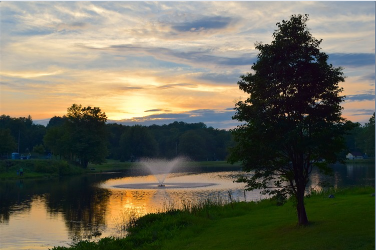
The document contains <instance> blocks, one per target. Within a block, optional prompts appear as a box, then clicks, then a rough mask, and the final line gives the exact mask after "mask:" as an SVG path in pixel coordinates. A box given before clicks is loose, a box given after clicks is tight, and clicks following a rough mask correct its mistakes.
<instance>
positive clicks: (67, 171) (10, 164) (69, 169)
mask: <svg viewBox="0 0 376 250" xmlns="http://www.w3.org/2000/svg"><path fill="white" fill-rule="evenodd" d="M20 168H23V170H24V176H25V177H28V174H29V173H48V174H51V175H58V176H63V175H72V174H79V173H82V172H81V171H79V170H77V169H76V168H75V167H73V166H72V165H69V164H68V162H66V161H55V160H6V161H0V173H4V172H8V173H12V174H13V175H14V177H16V172H17V170H19V169H20Z"/></svg>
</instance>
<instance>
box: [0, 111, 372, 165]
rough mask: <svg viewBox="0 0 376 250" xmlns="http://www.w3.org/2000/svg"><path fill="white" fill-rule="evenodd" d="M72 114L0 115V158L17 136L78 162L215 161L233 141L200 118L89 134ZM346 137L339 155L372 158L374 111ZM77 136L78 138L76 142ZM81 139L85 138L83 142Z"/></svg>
mask: <svg viewBox="0 0 376 250" xmlns="http://www.w3.org/2000/svg"><path fill="white" fill-rule="evenodd" d="M81 108H82V107H81ZM92 109H94V108H92ZM98 111H100V109H99V108H97V109H96V112H98ZM100 112H101V111H100ZM72 119H73V120H72ZM74 119H75V118H71V122H70V123H68V124H66V122H68V120H69V119H68V116H63V117H59V116H55V117H53V118H51V119H50V121H49V123H48V124H47V126H43V125H37V124H34V123H33V121H32V118H31V117H30V116H29V117H27V118H25V117H19V118H15V117H10V116H7V115H2V116H0V141H1V144H0V155H1V157H2V158H3V159H5V158H9V157H10V154H11V153H12V152H17V151H18V138H20V140H19V146H20V147H19V152H20V153H23V154H28V153H31V154H33V153H36V154H37V155H47V154H48V153H52V155H53V156H54V157H55V158H56V157H57V158H59V159H66V160H69V161H76V162H77V163H79V162H80V161H79V155H80V154H81V155H83V154H85V152H86V151H87V152H89V149H90V150H91V148H92V147H93V148H94V147H95V148H96V150H97V151H95V152H97V153H95V152H94V151H93V152H92V151H90V152H91V153H90V155H92V156H93V155H94V156H96V157H97V156H100V158H101V159H103V160H104V159H106V158H107V159H115V160H121V161H136V160H138V159H140V158H143V157H161V158H167V159H171V158H174V157H176V156H186V157H189V158H191V159H192V160H197V161H206V160H209V161H215V160H225V159H227V156H228V148H229V147H231V146H233V145H234V141H233V138H232V136H231V133H230V132H229V131H227V130H222V129H215V128H212V127H207V126H206V125H205V124H204V123H202V122H200V123H185V122H177V121H176V122H173V123H170V124H166V125H161V126H159V125H151V126H141V125H134V126H127V125H122V124H118V123H107V124H104V125H103V124H102V126H103V127H102V129H101V130H100V133H99V132H98V133H95V136H94V138H90V136H89V133H88V134H86V132H88V131H89V127H88V126H87V125H86V124H85V122H86V123H88V122H92V121H91V120H86V121H85V122H84V121H81V122H80V123H78V124H76V125H74V122H73V121H74ZM102 120H103V117H102ZM102 123H103V122H102ZM79 124H80V126H81V127H79ZM74 126H76V127H74ZM92 129H93V128H92ZM345 138H346V145H347V149H346V150H345V151H343V152H342V157H343V158H344V157H345V155H346V154H347V153H348V152H361V153H365V154H367V155H368V156H369V157H374V156H375V153H374V152H375V141H374V139H373V138H375V116H374V115H373V116H372V117H371V118H370V119H369V122H368V123H366V124H365V125H361V124H360V123H354V129H353V130H352V131H351V132H350V133H349V134H348V135H346V136H345ZM96 140H99V141H96ZM75 141H76V142H79V141H81V142H80V143H77V144H75V143H74V142H75ZM84 141H86V143H83V142H84ZM85 145H86V148H85ZM97 158H98V157H97ZM87 161H90V162H95V159H94V158H90V160H88V159H86V162H87ZM96 162H98V160H97V161H96ZM101 162H102V161H101ZM83 163H85V159H83Z"/></svg>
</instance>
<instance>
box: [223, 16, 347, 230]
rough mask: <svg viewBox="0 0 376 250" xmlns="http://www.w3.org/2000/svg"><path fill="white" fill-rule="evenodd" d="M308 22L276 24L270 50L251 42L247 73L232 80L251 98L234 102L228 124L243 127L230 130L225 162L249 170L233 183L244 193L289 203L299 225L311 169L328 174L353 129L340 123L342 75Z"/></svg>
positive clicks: (300, 19)
mask: <svg viewBox="0 0 376 250" xmlns="http://www.w3.org/2000/svg"><path fill="white" fill-rule="evenodd" d="M307 21H308V15H305V16H302V15H293V16H291V19H290V20H287V21H285V20H284V21H282V23H277V27H278V29H277V30H276V31H275V32H274V33H273V38H274V40H273V41H272V43H271V44H265V45H264V44H262V43H257V44H256V49H258V50H259V51H260V53H259V55H258V60H257V62H256V63H254V64H253V66H252V70H253V71H254V73H249V74H247V75H243V76H241V79H242V80H240V81H239V82H238V85H239V88H240V89H241V90H243V91H244V92H246V93H247V94H249V95H250V96H249V98H248V99H246V100H245V101H239V102H238V103H237V104H236V108H235V110H236V114H235V116H234V117H233V118H234V119H237V120H238V121H241V122H243V124H242V125H240V126H238V127H237V128H235V129H234V130H232V133H233V135H234V137H235V141H236V142H237V144H236V146H235V147H233V148H232V150H231V156H230V161H231V162H237V161H241V162H242V164H243V169H244V170H245V171H247V172H250V171H252V173H253V175H252V176H251V177H244V178H241V179H240V181H243V182H246V183H247V187H248V189H250V190H253V189H262V190H264V193H269V194H272V195H277V196H278V197H279V198H284V197H287V196H288V195H292V196H293V197H295V198H296V201H297V213H298V220H299V223H300V224H307V223H308V219H307V216H306V212H305V208H304V192H305V188H306V185H307V183H308V181H309V176H310V173H311V171H312V168H313V167H318V168H320V169H321V170H322V171H323V172H330V168H329V165H328V163H335V162H336V161H337V160H338V154H339V152H341V150H343V149H344V148H345V140H344V138H343V135H344V134H345V132H346V131H348V130H349V129H351V128H352V124H351V123H349V122H346V120H345V119H343V118H342V117H341V110H342V108H341V106H340V103H341V102H342V101H343V99H344V96H341V95H340V93H341V92H342V91H343V89H342V88H340V87H339V86H338V83H339V82H343V81H344V76H343V73H342V69H341V68H335V67H333V65H331V64H328V63H327V59H328V55H326V54H325V53H324V52H321V51H320V47H319V46H320V43H321V40H317V39H315V38H313V37H312V35H311V34H310V32H309V31H308V29H307V27H306V22H307ZM322 160H324V162H322Z"/></svg>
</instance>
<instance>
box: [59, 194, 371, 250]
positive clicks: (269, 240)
mask: <svg viewBox="0 0 376 250" xmlns="http://www.w3.org/2000/svg"><path fill="white" fill-rule="evenodd" d="M374 192H375V189H374V187H358V188H352V189H344V190H340V191H338V192H332V193H333V194H334V195H335V198H333V199H330V198H328V194H329V193H321V194H315V195H312V196H311V197H310V198H307V199H306V208H307V213H308V218H309V220H310V225H309V226H306V227H299V226H297V225H296V221H297V218H296V214H295V210H294V208H293V204H292V202H291V201H289V202H288V203H287V204H285V205H284V206H276V205H275V202H273V201H271V200H264V201H261V202H258V203H254V202H250V203H245V202H241V203H232V204H227V205H224V206H223V205H217V204H211V203H210V202H207V203H203V204H199V205H197V206H196V207H191V208H190V209H187V210H185V211H176V210H173V211H167V212H166V213H161V214H149V215H146V216H144V217H141V218H139V219H138V220H135V221H134V222H133V223H132V224H131V226H130V228H129V234H128V236H127V237H126V238H122V239H114V238H104V239H102V240H100V241H99V242H98V243H95V242H87V241H83V242H80V243H78V244H77V245H75V246H72V247H71V248H65V247H56V248H54V250H63V249H72V250H73V249H76V250H83V249H106V250H111V249H163V250H164V249H166V250H169V249H171V250H172V249H182V250H184V249H185V250H188V249H192V250H193V249H194V250H196V249H215V250H218V249H237V250H238V249H240V250H241V249H286V250H287V249H289V250H297V249H302V250H303V249H304V250H309V249H338V250H347V249H348V250H354V249H367V250H368V249H369V250H371V249H375V197H374V196H372V194H373V193H374Z"/></svg>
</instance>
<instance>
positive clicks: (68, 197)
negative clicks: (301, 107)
mask: <svg viewBox="0 0 376 250" xmlns="http://www.w3.org/2000/svg"><path fill="white" fill-rule="evenodd" d="M230 170H231V171H230ZM233 170H234V169H223V168H220V169H214V168H206V169H205V168H204V169H198V168H195V169H194V171H189V170H184V171H183V172H175V173H173V174H170V175H169V176H168V177H167V179H166V180H165V182H166V183H182V182H186V183H214V184H215V185H212V186H205V187H197V188H190V189H186V188H172V189H126V188H120V187H116V186H118V185H122V184H127V183H145V182H147V183H156V182H157V181H156V179H155V178H154V176H151V175H145V173H144V172H142V171H137V170H132V171H127V172H123V173H110V174H91V175H85V176H74V177H69V178H61V179H52V180H48V179H45V180H13V181H1V182H0V237H1V238H0V239H1V240H0V249H7V250H10V249H48V248H52V247H53V246H58V245H60V246H67V245H69V244H70V243H72V242H73V241H76V240H80V239H89V240H98V239H100V238H102V237H106V236H123V235H124V234H125V232H124V227H123V225H124V223H125V222H126V221H127V219H128V218H129V215H137V216H140V215H144V214H147V213H150V212H158V211H163V210H164V209H166V208H171V207H179V206H182V205H184V204H187V202H195V201H198V200H202V199H207V198H210V199H217V200H226V199H229V194H231V199H234V200H240V201H242V200H247V201H250V200H259V199H262V198H263V196H261V195H260V194H259V192H257V191H254V192H244V188H243V187H244V184H241V183H234V182H233V180H234V176H236V175H237V174H238V171H233ZM334 170H335V173H334V175H333V176H332V177H329V178H324V177H322V176H321V175H320V174H319V173H318V172H317V171H316V172H313V173H312V182H311V186H312V187H315V188H320V186H319V182H321V181H323V180H327V181H329V182H331V183H332V184H333V185H334V186H335V187H345V186H355V185H374V183H375V167H374V165H360V164H348V165H347V166H344V165H336V166H334Z"/></svg>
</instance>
